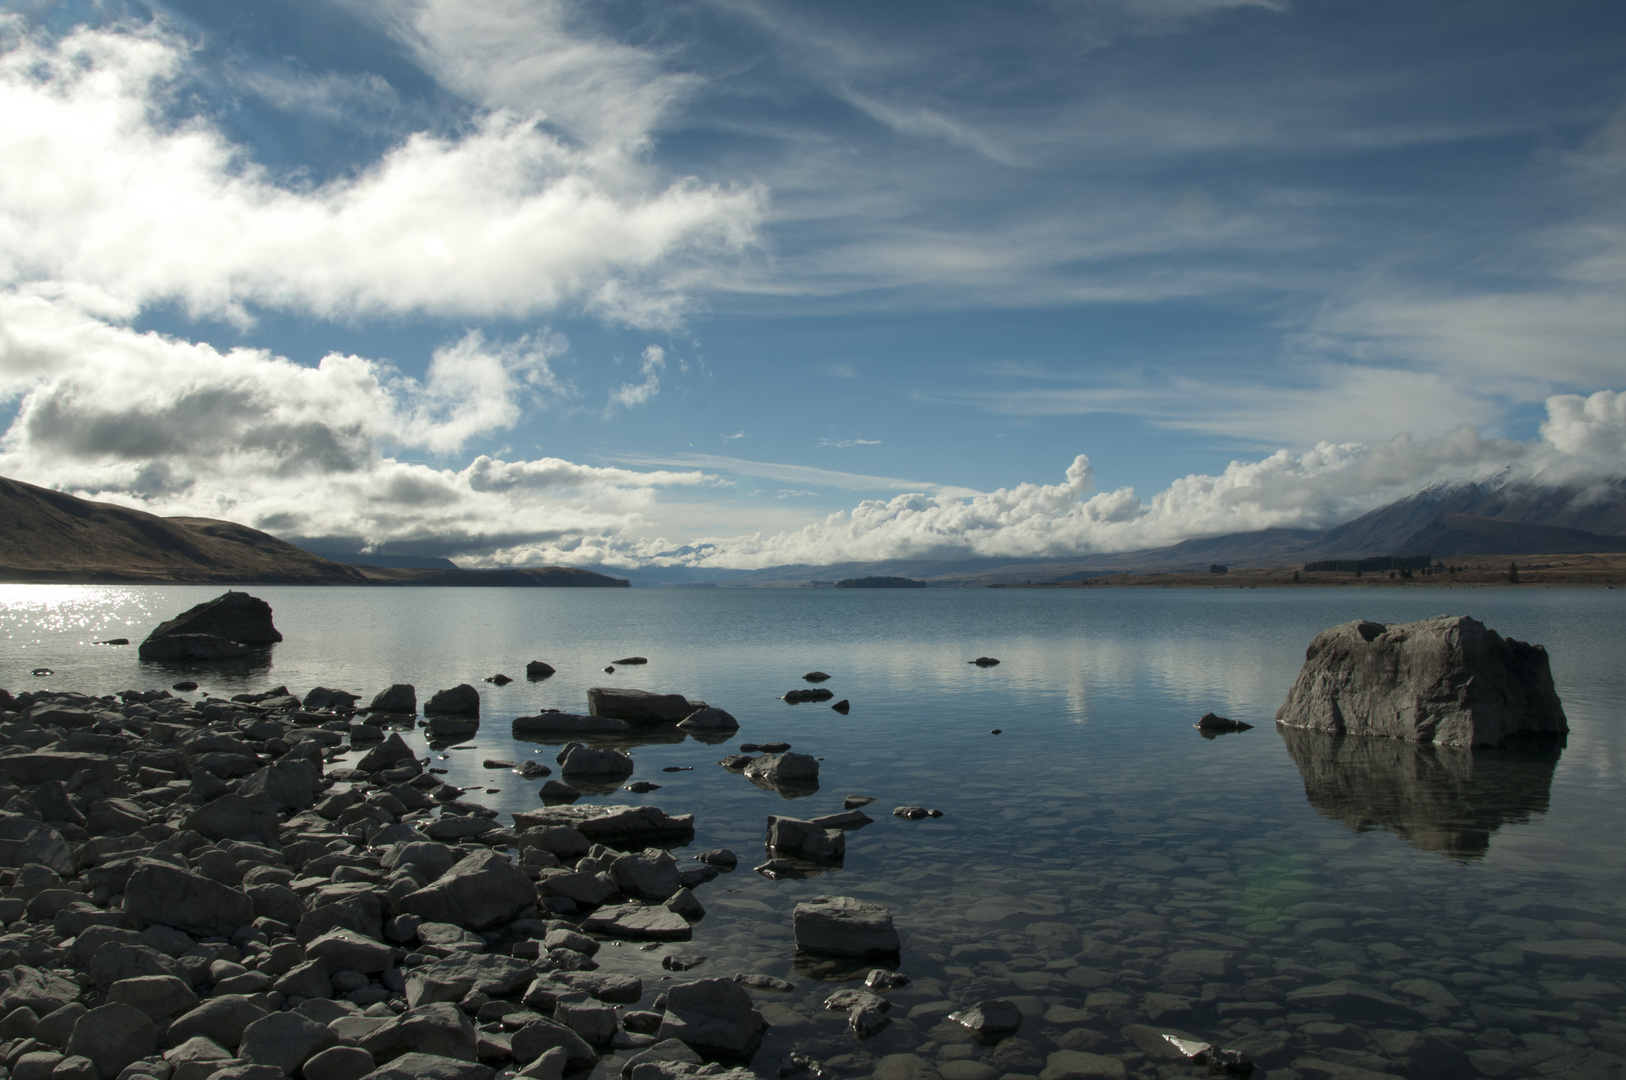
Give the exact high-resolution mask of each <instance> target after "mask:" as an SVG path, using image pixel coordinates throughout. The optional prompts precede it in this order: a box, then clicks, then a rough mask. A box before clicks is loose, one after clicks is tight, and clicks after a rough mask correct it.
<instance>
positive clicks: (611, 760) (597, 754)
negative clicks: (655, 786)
mask: <svg viewBox="0 0 1626 1080" xmlns="http://www.w3.org/2000/svg"><path fill="white" fill-rule="evenodd" d="M632 770H633V764H632V758H631V757H629V756H628V755H626V754H623V753H622V752H621V751H619V750H612V749H610V748H608V747H604V748H598V747H592V746H577V747H575V748H574V749H572V750H571V751H570V752H569V753H568V754H567V755H565V759H564V761H563V762H561V763H560V765H559V775H560V776H587V777H597V776H605V777H611V776H631V775H632Z"/></svg>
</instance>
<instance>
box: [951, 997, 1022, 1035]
mask: <svg viewBox="0 0 1626 1080" xmlns="http://www.w3.org/2000/svg"><path fill="white" fill-rule="evenodd" d="M949 1019H950V1020H952V1021H954V1022H955V1023H956V1024H959V1025H960V1026H961V1027H963V1028H965V1029H967V1030H969V1031H974V1032H976V1033H977V1034H979V1035H995V1034H1000V1033H1003V1032H1007V1031H1015V1030H1016V1029H1017V1028H1019V1027H1021V1026H1022V1012H1021V1010H1020V1009H1018V1008H1017V1007H1016V1006H1015V1005H1014V1004H1012V1003H1011V1002H1009V1001H1004V1000H1000V999H993V1000H989V1001H979V1002H977V1003H976V1004H975V1005H972V1006H971V1007H970V1008H967V1009H961V1010H960V1011H959V1012H955V1013H950V1014H949Z"/></svg>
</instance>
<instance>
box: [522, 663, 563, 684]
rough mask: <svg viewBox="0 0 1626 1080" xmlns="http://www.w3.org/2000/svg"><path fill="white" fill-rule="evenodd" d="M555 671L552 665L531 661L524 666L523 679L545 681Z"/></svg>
mask: <svg viewBox="0 0 1626 1080" xmlns="http://www.w3.org/2000/svg"><path fill="white" fill-rule="evenodd" d="M557 670H558V669H557V668H555V667H554V666H553V665H552V664H549V663H546V662H545V661H542V660H532V661H530V662H529V663H527V664H526V665H525V677H526V678H527V679H546V678H548V677H549V676H551V675H552V674H553V673H554V672H555V671H557Z"/></svg>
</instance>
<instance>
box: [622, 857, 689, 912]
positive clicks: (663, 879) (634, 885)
mask: <svg viewBox="0 0 1626 1080" xmlns="http://www.w3.org/2000/svg"><path fill="white" fill-rule="evenodd" d="M610 877H611V878H612V879H613V880H614V881H615V884H616V887H617V888H619V889H620V890H621V893H622V895H623V896H626V897H628V898H629V899H633V900H647V901H649V902H651V903H658V902H660V901H662V900H665V899H666V898H667V897H669V896H671V895H672V894H673V893H675V892H677V890H678V871H677V860H676V859H674V858H672V856H671V854H670V853H669V852H665V851H662V850H661V849H659V848H646V849H645V850H643V851H640V852H637V853H635V854H632V855H623V856H621V857H620V858H619V859H617V860H615V862H613V863H611V864H610Z"/></svg>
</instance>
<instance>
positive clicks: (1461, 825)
mask: <svg viewBox="0 0 1626 1080" xmlns="http://www.w3.org/2000/svg"><path fill="white" fill-rule="evenodd" d="M1276 730H1277V732H1278V733H1279V734H1280V735H1281V737H1282V740H1283V741H1284V742H1285V743H1286V744H1287V752H1288V753H1289V754H1290V755H1291V756H1292V758H1293V762H1294V764H1296V765H1297V766H1298V768H1299V773H1300V774H1301V775H1302V776H1303V777H1304V794H1305V796H1306V797H1307V798H1308V799H1309V801H1310V805H1311V806H1313V807H1315V808H1316V810H1318V811H1319V812H1320V813H1321V814H1322V815H1323V816H1324V817H1327V818H1330V819H1331V820H1333V821H1341V822H1343V823H1344V824H1345V825H1348V826H1349V827H1350V828H1352V829H1354V830H1356V831H1357V832H1365V831H1367V830H1369V829H1373V828H1377V827H1382V828H1385V829H1388V830H1389V831H1391V832H1393V833H1395V834H1396V835H1397V836H1400V837H1401V838H1403V839H1404V840H1405V841H1406V842H1407V843H1410V844H1412V845H1414V846H1416V847H1420V848H1426V849H1427V850H1429V851H1438V852H1440V853H1442V854H1445V855H1454V856H1459V857H1464V858H1476V857H1478V856H1480V855H1483V854H1485V852H1486V851H1487V850H1488V849H1489V847H1490V838H1491V834H1492V833H1494V832H1495V831H1496V830H1497V829H1498V828H1500V827H1501V826H1503V825H1506V824H1510V823H1511V824H1522V823H1524V822H1528V821H1529V820H1530V815H1531V814H1540V813H1545V812H1546V810H1547V799H1548V792H1549V790H1550V789H1551V787H1552V782H1553V769H1554V767H1555V766H1556V765H1557V764H1558V758H1559V755H1560V754H1561V753H1562V752H1563V741H1562V740H1560V739H1532V740H1529V741H1513V742H1509V743H1507V744H1505V745H1503V746H1500V747H1494V748H1478V749H1473V750H1465V749H1453V748H1449V747H1435V746H1432V745H1428V744H1418V743H1410V742H1403V741H1401V740H1398V739H1375V738H1365V737H1362V736H1357V735H1332V734H1327V733H1325V732H1317V731H1303V730H1300V729H1296V728H1284V727H1281V726H1279V725H1278V726H1277V728H1276Z"/></svg>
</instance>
